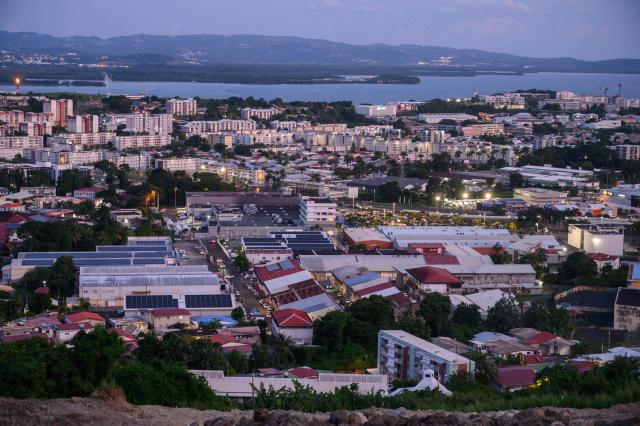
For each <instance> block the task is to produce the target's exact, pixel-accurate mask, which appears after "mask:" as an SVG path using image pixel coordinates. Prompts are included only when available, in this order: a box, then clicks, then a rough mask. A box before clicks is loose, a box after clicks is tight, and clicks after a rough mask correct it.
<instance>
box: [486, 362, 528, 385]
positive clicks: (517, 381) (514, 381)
mask: <svg viewBox="0 0 640 426" xmlns="http://www.w3.org/2000/svg"><path fill="white" fill-rule="evenodd" d="M535 380H536V372H535V370H534V369H533V368H531V367H529V366H526V365H515V366H510V367H499V368H498V373H497V375H496V382H497V383H498V384H499V385H500V386H501V387H503V388H510V387H516V386H531V385H532V384H533V383H534V382H535Z"/></svg>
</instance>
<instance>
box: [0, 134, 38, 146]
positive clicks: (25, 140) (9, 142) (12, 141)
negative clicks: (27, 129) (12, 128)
mask: <svg viewBox="0 0 640 426" xmlns="http://www.w3.org/2000/svg"><path fill="white" fill-rule="evenodd" d="M43 144H44V139H43V138H42V136H0V149H8V148H13V149H27V148H42V147H43V146H44V145H43Z"/></svg>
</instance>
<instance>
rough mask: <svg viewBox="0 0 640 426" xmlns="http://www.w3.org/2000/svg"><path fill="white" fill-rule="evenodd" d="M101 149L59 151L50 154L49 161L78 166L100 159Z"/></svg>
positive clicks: (61, 164) (56, 163)
mask: <svg viewBox="0 0 640 426" xmlns="http://www.w3.org/2000/svg"><path fill="white" fill-rule="evenodd" d="M102 154H103V151H61V152H55V153H53V154H52V155H51V163H52V164H55V165H60V166H80V165H83V164H93V163H96V162H98V161H101V160H102Z"/></svg>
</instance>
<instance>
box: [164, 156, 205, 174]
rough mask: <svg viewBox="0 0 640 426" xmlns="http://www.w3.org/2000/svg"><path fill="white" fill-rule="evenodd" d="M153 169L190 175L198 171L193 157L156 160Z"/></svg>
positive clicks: (196, 160) (196, 161) (196, 162)
mask: <svg viewBox="0 0 640 426" xmlns="http://www.w3.org/2000/svg"><path fill="white" fill-rule="evenodd" d="M155 168H156V169H163V170H168V171H170V172H177V171H184V172H185V173H187V174H189V175H192V174H194V173H195V172H196V171H197V169H198V159H197V158H193V157H184V158H156V160H155Z"/></svg>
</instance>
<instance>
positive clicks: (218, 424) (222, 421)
mask: <svg viewBox="0 0 640 426" xmlns="http://www.w3.org/2000/svg"><path fill="white" fill-rule="evenodd" d="M235 424H236V421H235V420H234V419H228V418H225V417H216V418H215V419H210V420H205V421H204V423H203V424H202V426H234V425H235Z"/></svg>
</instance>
